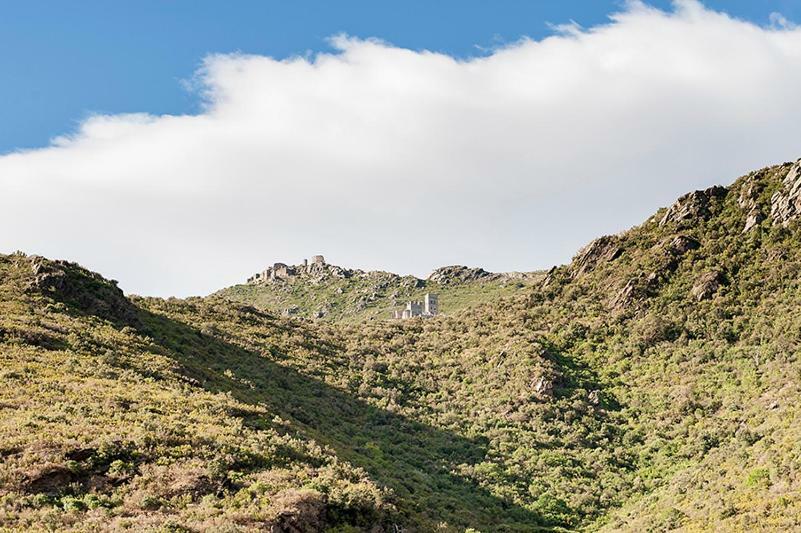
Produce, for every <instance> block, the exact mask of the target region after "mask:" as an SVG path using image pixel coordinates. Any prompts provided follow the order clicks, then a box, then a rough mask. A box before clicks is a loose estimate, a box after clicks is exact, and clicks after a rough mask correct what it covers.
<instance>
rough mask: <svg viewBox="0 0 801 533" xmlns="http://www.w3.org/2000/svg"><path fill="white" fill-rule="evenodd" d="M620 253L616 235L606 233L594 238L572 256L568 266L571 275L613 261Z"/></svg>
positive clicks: (588, 270) (621, 251) (576, 274)
mask: <svg viewBox="0 0 801 533" xmlns="http://www.w3.org/2000/svg"><path fill="white" fill-rule="evenodd" d="M622 253H623V248H621V247H620V246H619V245H618V239H617V238H616V237H613V236H610V235H606V236H604V237H600V238H598V239H595V240H594V241H592V242H591V243H590V244H588V245H587V246H585V247H584V248H582V249H581V250H579V253H578V254H576V257H574V258H573V262H572V263H571V266H570V270H571V276H572V277H573V278H574V279H575V278H577V277H579V276H581V275H583V274H586V273H588V272H592V271H593V270H595V268H597V267H598V265H600V264H602V263H608V262H610V261H614V260H615V259H617V258H618V257H620V256H621V254H622Z"/></svg>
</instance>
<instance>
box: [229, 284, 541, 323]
mask: <svg viewBox="0 0 801 533" xmlns="http://www.w3.org/2000/svg"><path fill="white" fill-rule="evenodd" d="M542 277H544V273H531V274H528V275H527V277H526V278H521V279H493V280H486V281H485V280H477V281H470V282H462V283H453V284H447V285H446V284H440V283H436V282H433V281H427V280H420V279H417V278H414V277H412V276H403V277H401V276H396V275H394V274H390V273H386V272H371V273H369V274H368V275H367V276H365V277H360V276H354V277H351V278H336V277H331V278H327V279H325V280H324V281H323V282H321V283H310V282H309V281H308V280H307V279H302V278H301V279H296V280H291V281H289V282H279V283H275V284H262V285H251V284H243V285H234V286H233V287H228V288H226V289H222V290H221V291H218V292H217V293H215V296H222V297H224V298H227V299H229V300H233V301H237V302H242V303H246V304H249V305H254V306H256V307H258V308H260V309H265V310H269V311H272V312H275V313H279V314H280V313H281V312H282V311H284V310H285V309H288V308H293V307H295V308H297V316H301V317H306V318H315V317H316V316H317V312H318V311H319V310H321V309H324V310H325V317H324V319H325V320H329V321H340V322H351V323H362V322H365V321H367V320H384V319H387V318H389V317H390V315H391V312H392V311H393V310H394V309H399V308H401V307H402V306H403V305H404V304H405V302H407V301H409V300H422V298H423V295H424V294H425V293H426V292H434V293H436V294H438V295H439V298H440V311H441V312H442V313H445V314H452V313H456V312H458V311H460V310H462V309H465V308H467V307H470V306H473V305H476V304H480V303H483V302H487V301H491V300H496V299H499V298H502V297H505V296H511V295H513V294H518V293H521V292H523V291H524V290H525V289H526V288H527V287H529V286H531V285H534V284H536V283H537V282H538V281H540V280H541V279H542Z"/></svg>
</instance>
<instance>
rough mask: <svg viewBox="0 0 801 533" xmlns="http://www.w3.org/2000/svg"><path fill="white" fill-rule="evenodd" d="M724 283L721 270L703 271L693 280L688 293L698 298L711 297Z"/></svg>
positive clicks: (705, 298)
mask: <svg viewBox="0 0 801 533" xmlns="http://www.w3.org/2000/svg"><path fill="white" fill-rule="evenodd" d="M725 284H726V277H725V276H724V275H723V273H722V272H719V271H716V270H715V271H712V272H705V273H704V274H701V276H700V277H699V278H698V279H697V280H696V281H695V283H694V284H693V288H692V290H691V291H690V293H691V294H692V295H693V297H694V298H695V299H696V300H698V301H699V302H700V301H701V300H708V299H710V298H712V297H713V296H714V295H715V294H716V293H717V292H718V290H720V288H721V287H722V286H723V285H725Z"/></svg>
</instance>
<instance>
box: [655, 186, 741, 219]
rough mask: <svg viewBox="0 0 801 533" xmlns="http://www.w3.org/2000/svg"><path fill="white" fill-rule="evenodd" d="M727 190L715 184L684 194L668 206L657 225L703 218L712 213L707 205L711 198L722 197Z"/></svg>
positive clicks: (709, 203)
mask: <svg viewBox="0 0 801 533" xmlns="http://www.w3.org/2000/svg"><path fill="white" fill-rule="evenodd" d="M727 192H728V190H727V189H726V188H725V187H721V186H719V185H715V186H714V187H710V188H708V189H705V190H703V191H695V192H691V193H688V194H685V195H684V196H682V197H680V198H679V199H678V200H677V201H676V203H675V204H673V205H672V206H670V208H669V209H668V210H667V213H665V216H663V217H662V220H660V221H659V225H660V226H664V225H666V224H669V223H671V222H673V223H682V222H686V221H690V220H697V219H702V220H705V219H707V218H709V216H710V215H711V214H712V213H711V211H710V209H709V207H710V205H711V204H712V201H713V199H715V198H723V197H724V196H726V193H727Z"/></svg>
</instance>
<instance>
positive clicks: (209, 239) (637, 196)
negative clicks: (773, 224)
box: [0, 0, 801, 296]
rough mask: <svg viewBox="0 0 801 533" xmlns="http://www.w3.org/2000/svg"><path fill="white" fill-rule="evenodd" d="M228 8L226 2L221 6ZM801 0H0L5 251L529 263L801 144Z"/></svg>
mask: <svg viewBox="0 0 801 533" xmlns="http://www.w3.org/2000/svg"><path fill="white" fill-rule="evenodd" d="M232 6H235V7H232ZM795 21H801V2H799V1H788V0H784V1H781V0H777V1H770V0H765V1H761V2H746V1H730V2H719V1H718V2H715V1H711V0H710V1H707V2H704V3H700V2H696V1H690V0H683V1H680V2H662V1H653V2H649V3H647V4H644V3H640V2H625V3H624V2H604V1H597V2H586V1H566V0H561V1H553V2H549V1H541V2H529V1H506V2H486V1H460V2H450V1H440V2H409V1H406V2H367V1H363V2H355V1H354V2H337V3H333V2H277V1H276V2H255V1H254V2H248V1H243V2H237V3H236V4H232V3H226V2H208V1H189V0H187V1H176V0H174V1H171V2H155V1H147V0H145V1H141V2H136V3H123V2H116V3H108V2H99V1H84V2H80V3H66V2H55V1H49V2H43V1H38V0H28V1H26V2H5V3H3V4H0V50H3V51H4V53H2V54H0V72H2V73H3V74H2V83H0V123H2V124H3V126H4V127H2V128H0V154H2V155H0V228H2V231H0V252H11V251H14V250H18V249H19V250H23V251H25V252H28V253H37V254H42V255H46V256H48V257H53V258H65V259H69V260H74V261H78V262H80V263H81V264H83V265H84V266H87V267H88V268H91V269H93V270H96V271H99V272H101V273H103V274H104V275H106V276H108V277H111V278H114V279H117V280H119V282H120V286H121V287H122V288H123V289H124V290H126V292H134V293H138V294H147V295H160V296H169V295H177V296H186V295H193V294H207V293H209V292H211V291H213V290H215V289H218V288H220V287H223V286H226V285H231V284H233V283H237V282H239V281H241V280H243V279H245V278H247V277H248V276H250V275H251V274H252V273H254V272H256V271H258V270H261V269H262V268H263V267H264V266H266V265H268V264H271V263H272V262H276V261H282V262H289V263H297V262H300V261H302V259H303V258H304V257H309V256H310V255H312V254H316V253H322V254H324V255H326V258H327V259H328V260H329V261H330V262H332V263H336V264H341V265H343V266H350V267H358V268H365V269H382V270H390V271H395V272H399V273H403V274H406V273H413V274H416V275H419V276H425V275H427V274H428V273H429V272H430V271H431V270H433V269H434V268H436V267H439V266H442V265H447V264H467V265H470V266H483V267H484V268H487V269H489V270H495V271H508V270H533V269H540V268H548V267H550V266H552V265H553V264H559V263H564V262H566V261H569V259H570V257H571V256H572V255H573V254H574V253H575V252H576V251H577V249H578V248H580V247H581V246H582V245H584V244H586V242H588V241H589V240H591V239H592V238H594V237H597V236H599V235H601V234H605V233H614V232H618V231H621V230H624V229H626V228H628V227H631V226H632V225H635V224H638V223H640V222H642V221H643V220H644V219H645V218H647V217H648V216H649V215H650V214H652V213H653V212H654V211H655V210H656V209H657V208H658V207H660V206H664V205H668V204H669V203H671V202H672V201H673V199H675V197H677V196H679V195H680V194H682V193H684V192H686V191H688V190H692V189H695V188H701V187H706V186H709V185H712V184H715V183H723V184H726V183H729V182H730V181H732V180H733V179H734V178H735V177H737V176H738V175H740V174H743V173H745V172H747V171H748V170H751V169H754V168H759V167H762V166H765V165H767V164H772V163H779V162H783V161H787V160H795V159H797V158H798V157H801V141H800V139H801V101H800V100H799V99H798V98H797V95H798V94H801V30H799V29H798V28H797V27H796V25H795Z"/></svg>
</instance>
